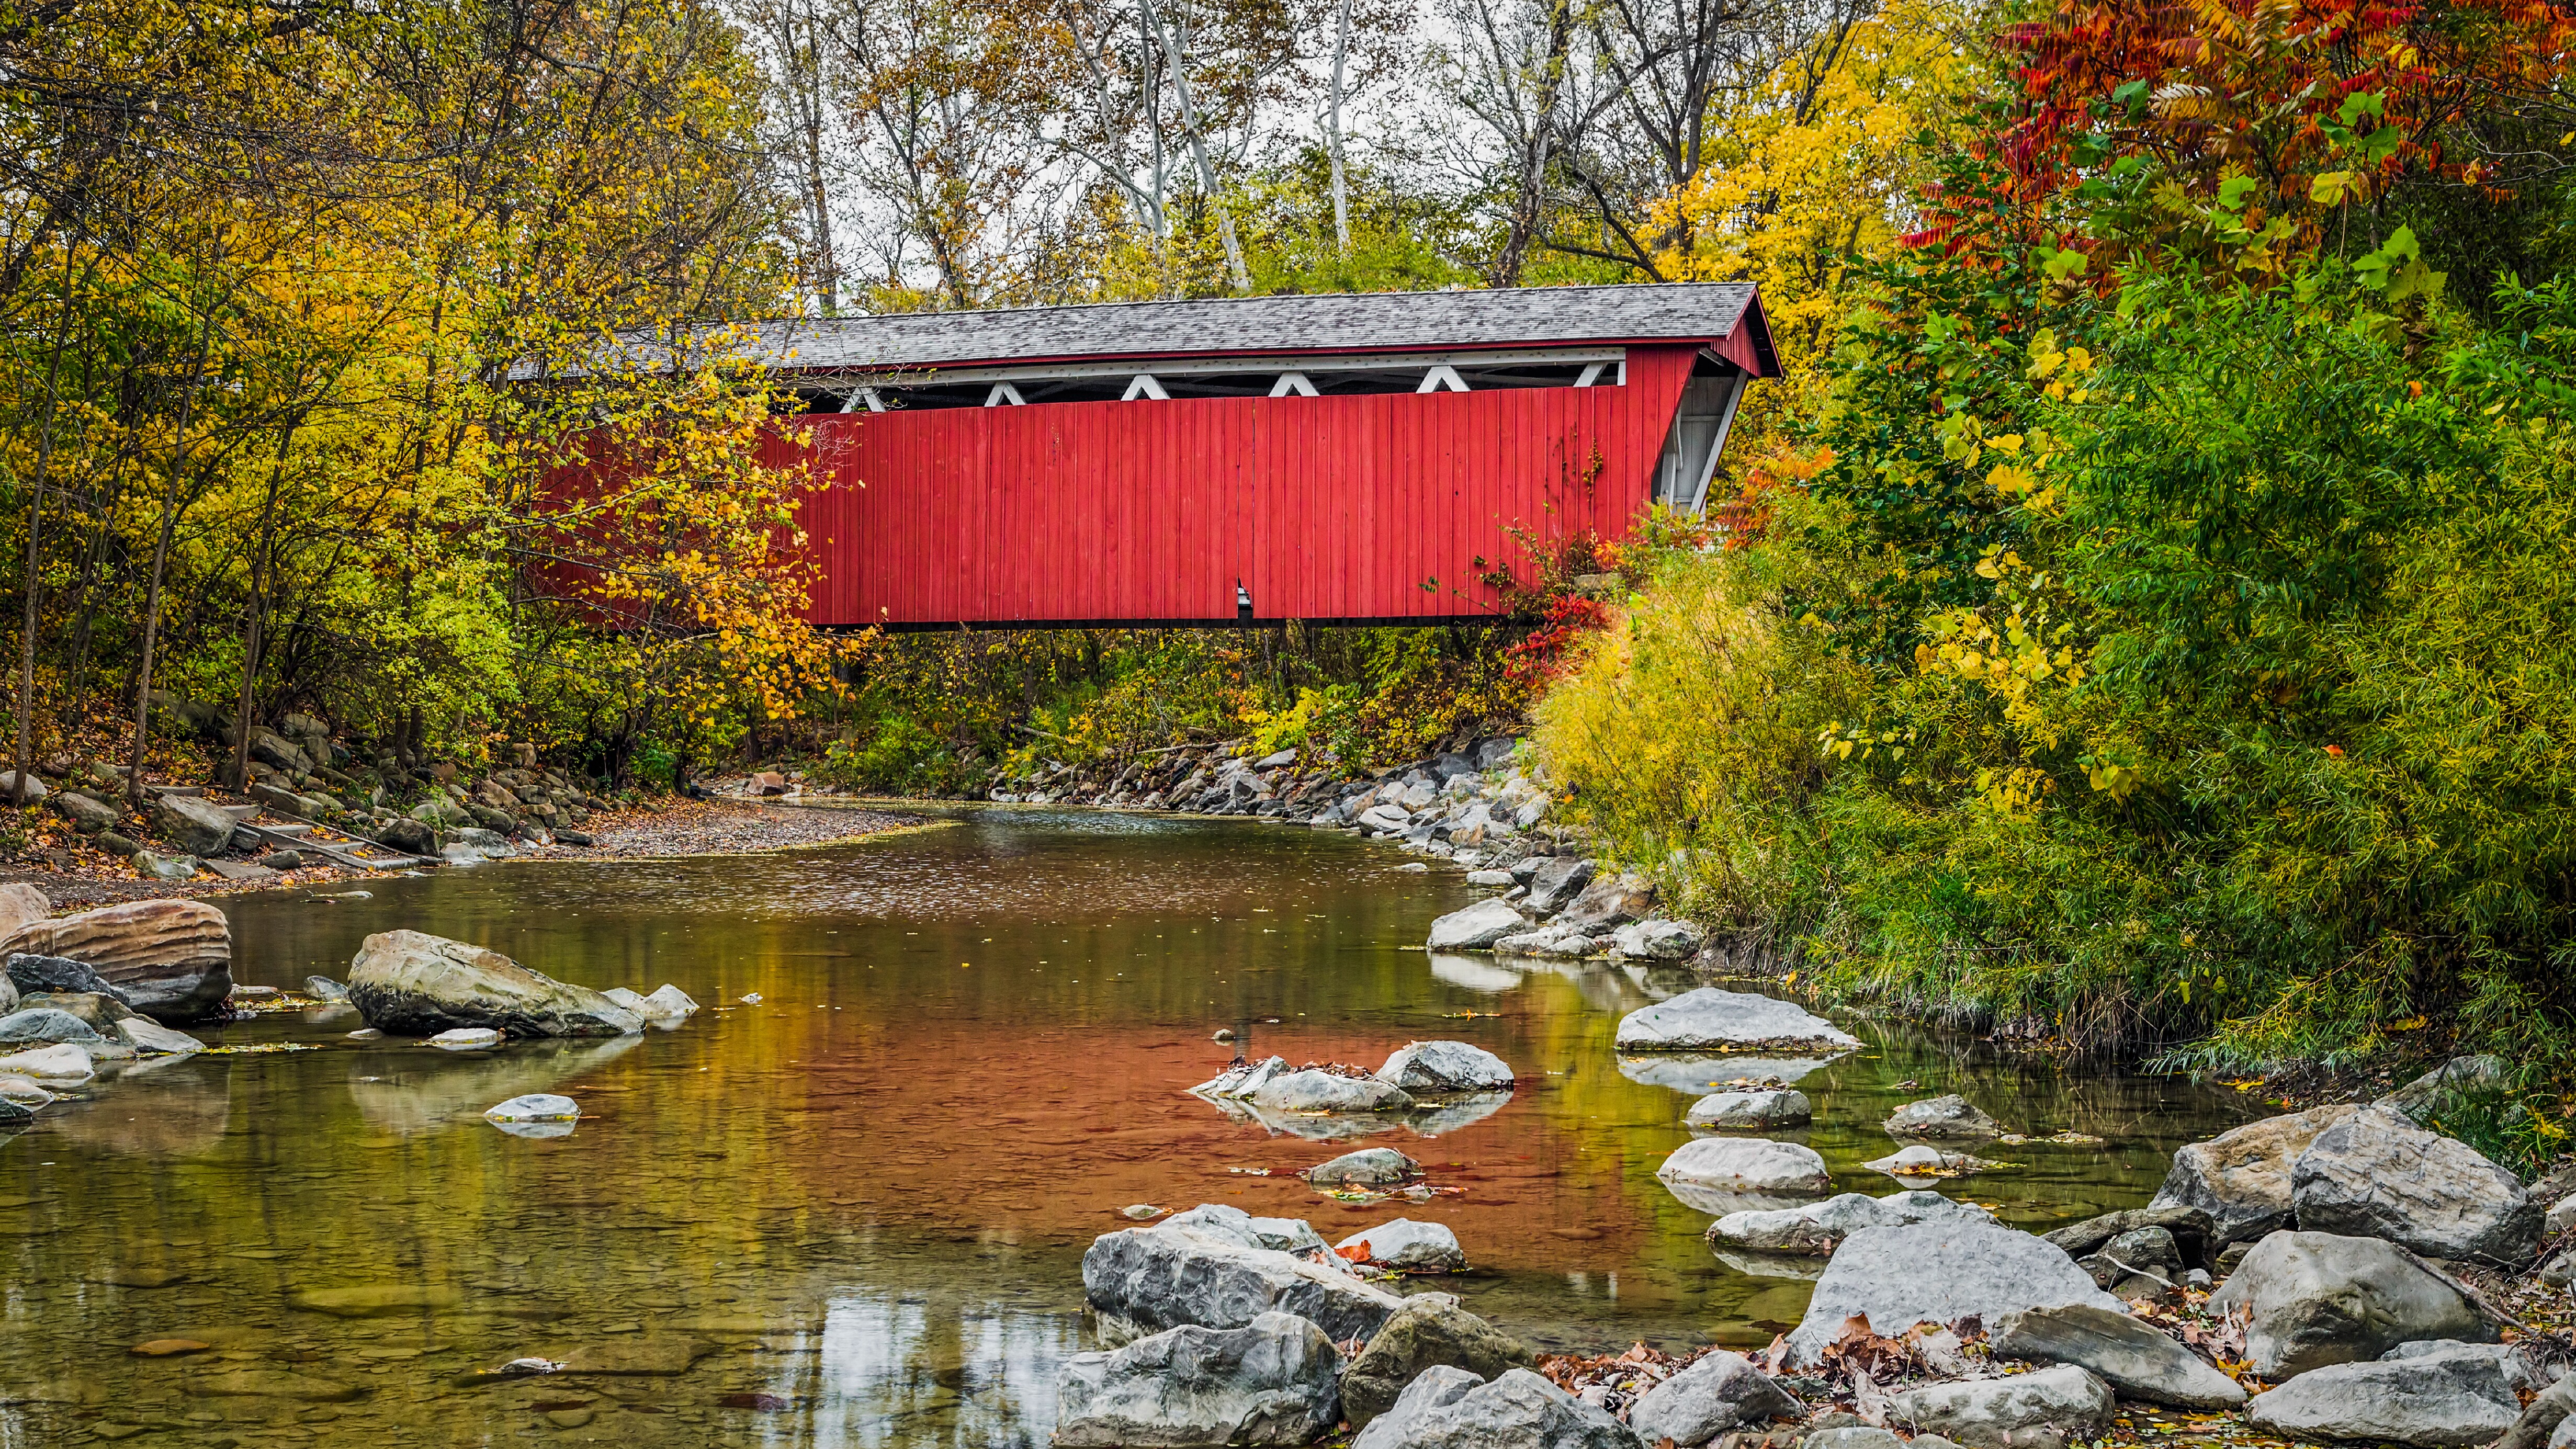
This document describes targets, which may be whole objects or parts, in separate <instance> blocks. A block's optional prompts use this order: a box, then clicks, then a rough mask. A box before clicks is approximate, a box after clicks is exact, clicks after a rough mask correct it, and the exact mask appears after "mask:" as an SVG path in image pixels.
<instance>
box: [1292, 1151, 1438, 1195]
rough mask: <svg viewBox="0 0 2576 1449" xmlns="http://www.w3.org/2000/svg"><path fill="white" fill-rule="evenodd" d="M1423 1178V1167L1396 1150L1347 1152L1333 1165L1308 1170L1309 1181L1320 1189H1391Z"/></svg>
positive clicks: (1323, 1164)
mask: <svg viewBox="0 0 2576 1449" xmlns="http://www.w3.org/2000/svg"><path fill="white" fill-rule="evenodd" d="M1421 1175H1422V1164H1421V1163H1419V1162H1416V1161H1414V1160H1413V1159H1412V1158H1410V1157H1407V1156H1405V1155H1404V1154H1403V1153H1401V1152H1398V1151H1396V1150H1395V1149H1394V1148H1392V1147H1364V1148H1361V1149H1360V1150H1359V1151H1357V1152H1345V1153H1343V1154H1342V1155H1341V1156H1339V1157H1336V1158H1334V1159H1333V1160H1332V1161H1330V1162H1325V1163H1321V1164H1318V1165H1317V1166H1314V1167H1311V1168H1308V1169H1307V1170H1306V1180H1307V1181H1308V1182H1311V1183H1313V1184H1315V1185H1316V1186H1317V1187H1328V1186H1332V1185H1335V1184H1347V1185H1349V1186H1353V1187H1391V1186H1393V1185H1395V1184H1397V1183H1402V1182H1411V1181H1412V1180H1413V1179H1415V1178H1417V1177H1420V1176H1421Z"/></svg>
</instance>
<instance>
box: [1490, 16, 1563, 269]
mask: <svg viewBox="0 0 2576 1449" xmlns="http://www.w3.org/2000/svg"><path fill="white" fill-rule="evenodd" d="M1573 41H1574V12H1573V6H1572V3H1571V0H1552V3H1551V4H1550V5H1549V6H1548V18H1547V55H1546V58H1545V59H1544V60H1543V61H1542V62H1541V63H1540V67H1539V74H1538V76H1537V87H1536V90H1535V92H1534V94H1533V95H1532V96H1531V98H1530V102H1531V103H1530V119H1529V131H1528V134H1527V135H1526V136H1524V137H1523V139H1522V143H1521V156H1520V168H1519V175H1518V176H1517V177H1516V178H1515V180H1516V181H1517V183H1518V189H1517V194H1516V195H1515V196H1514V197H1513V198H1512V221H1511V229H1510V230H1509V231H1508V232H1506V233H1505V234H1504V236H1503V248H1502V251H1501V252H1500V253H1499V254H1497V255H1496V256H1495V258H1494V269H1493V272H1492V274H1491V275H1490V276H1489V277H1488V278H1487V280H1488V282H1489V283H1490V284H1491V285H1493V286H1497V287H1517V286H1519V285H1520V280H1521V267H1522V265H1523V264H1524V263H1525V262H1527V261H1528V260H1529V249H1530V243H1531V242H1532V241H1533V240H1535V239H1536V238H1537V236H1538V224H1539V214H1538V213H1539V205H1540V203H1541V202H1542V201H1543V200H1544V199H1545V196H1546V181H1547V158H1548V146H1549V143H1550V142H1551V141H1553V140H1554V139H1555V137H1556V94H1557V89H1558V87H1559V86H1560V85H1562V84H1563V82H1564V80H1565V57H1566V53H1567V51H1568V50H1569V49H1570V48H1571V47H1572V45H1573Z"/></svg>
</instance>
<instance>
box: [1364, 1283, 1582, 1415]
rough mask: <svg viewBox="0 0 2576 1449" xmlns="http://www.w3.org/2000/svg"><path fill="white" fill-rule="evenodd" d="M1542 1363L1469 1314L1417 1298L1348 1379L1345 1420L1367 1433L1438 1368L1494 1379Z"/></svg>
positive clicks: (1366, 1352)
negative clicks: (1427, 1371)
mask: <svg viewBox="0 0 2576 1449" xmlns="http://www.w3.org/2000/svg"><path fill="white" fill-rule="evenodd" d="M1537 1361H1538V1355H1537V1354H1535V1353H1533V1352H1531V1350H1530V1348H1529V1346H1528V1345H1527V1344H1524V1343H1522V1342H1521V1341H1520V1340H1519V1339H1516V1338H1513V1337H1512V1336H1511V1335H1509V1334H1507V1333H1505V1332H1503V1331H1502V1330H1501V1329H1499V1328H1496V1327H1494V1326H1493V1325H1492V1324H1490V1323H1487V1322H1486V1321H1485V1320H1483V1319H1481V1318H1478V1317H1477V1316H1476V1315H1475V1314H1472V1313H1470V1312H1468V1311H1467V1310H1466V1309H1464V1308H1460V1307H1458V1306H1457V1305H1455V1304H1453V1303H1449V1302H1447V1301H1445V1300H1443V1299H1438V1298H1416V1299H1413V1300H1411V1301H1409V1302H1407V1303H1406V1304H1405V1305H1404V1307H1403V1308H1402V1309H1400V1310H1398V1311H1397V1313H1396V1315H1395V1316H1394V1317H1393V1318H1390V1319H1388V1320H1387V1321H1386V1327H1384V1328H1381V1329H1379V1330H1378V1331H1377V1336H1376V1337H1374V1338H1372V1339H1370V1340H1369V1341H1368V1346H1367V1347H1366V1348H1363V1349H1361V1350H1360V1356H1359V1357H1358V1358H1355V1359H1353V1360H1351V1366H1350V1368H1349V1369H1348V1370H1346V1371H1344V1373H1343V1374H1342V1417H1343V1418H1345V1419H1347V1420H1349V1421H1350V1425H1351V1427H1352V1428H1353V1429H1365V1428H1367V1427H1368V1426H1369V1423H1370V1421H1371V1420H1374V1419H1375V1418H1377V1416H1378V1415H1380V1414H1383V1413H1385V1412H1386V1411H1387V1410H1388V1409H1391V1408H1393V1407H1394V1406H1395V1401H1396V1397H1397V1396H1398V1395H1400V1394H1402V1393H1403V1392H1404V1386H1405V1385H1407V1384H1409V1383H1412V1382H1413V1381H1414V1379H1416V1378H1417V1377H1419V1376H1420V1375H1421V1374H1422V1372H1423V1370H1425V1369H1429V1368H1433V1367H1435V1366H1440V1365H1446V1366H1448V1367H1451V1368H1459V1369H1464V1370H1466V1371H1467V1372H1469V1373H1471V1374H1474V1375H1475V1376H1476V1377H1478V1378H1479V1379H1489V1378H1493V1377H1495V1376H1497V1375H1499V1374H1502V1373H1504V1372H1506V1371H1508V1370H1511V1369H1516V1368H1527V1367H1529V1366H1530V1365H1531V1364H1534V1363H1536V1362H1537Z"/></svg>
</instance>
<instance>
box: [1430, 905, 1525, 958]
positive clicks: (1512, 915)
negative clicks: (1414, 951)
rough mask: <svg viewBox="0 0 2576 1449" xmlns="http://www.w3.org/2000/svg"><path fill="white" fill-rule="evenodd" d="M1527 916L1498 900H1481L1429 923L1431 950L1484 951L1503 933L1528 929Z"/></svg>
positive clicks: (1503, 935)
mask: <svg viewBox="0 0 2576 1449" xmlns="http://www.w3.org/2000/svg"><path fill="white" fill-rule="evenodd" d="M1529 926H1530V922H1529V918H1528V917H1526V916H1524V915H1522V914H1521V913H1520V912H1519V911H1516V910H1514V909H1512V907H1511V906H1510V905H1509V904H1508V903H1506V902H1504V901H1500V900H1482V901H1478V902H1476V903H1475V904H1474V905H1472V906H1469V907H1467V908H1466V909H1465V910H1463V911H1451V912H1450V913H1449V914H1448V915H1445V916H1442V917H1441V918H1440V919H1438V920H1436V921H1433V922H1432V923H1431V938H1430V942H1429V945H1430V948H1431V949H1432V950H1434V951H1485V950H1491V949H1492V948H1493V944H1494V943H1495V942H1496V941H1499V940H1501V939H1502V938H1504V937H1505V936H1509V935H1513V934H1515V933H1517V932H1521V931H1526V930H1528V929H1529Z"/></svg>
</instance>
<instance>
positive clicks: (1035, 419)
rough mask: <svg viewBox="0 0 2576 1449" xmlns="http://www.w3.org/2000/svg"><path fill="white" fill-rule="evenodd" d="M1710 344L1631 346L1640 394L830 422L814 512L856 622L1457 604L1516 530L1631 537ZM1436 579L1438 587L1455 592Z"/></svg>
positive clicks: (1470, 611)
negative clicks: (1243, 603) (1701, 347)
mask: <svg viewBox="0 0 2576 1449" xmlns="http://www.w3.org/2000/svg"><path fill="white" fill-rule="evenodd" d="M1694 354H1695V349H1693V348H1691V347H1680V346H1677V347H1632V348H1630V349H1629V353H1628V380H1627V383H1626V385H1625V386H1603V387H1594V388H1527V389H1510V390H1495V391H1491V392H1471V393H1445V392H1444V393H1426V394H1378V395H1369V396H1359V397H1312V398H1310V397H1283V398H1208V399H1183V400H1177V401H1170V402H1143V401H1140V402H1133V403H1120V402H1084V403H1049V404H1042V405H1037V406H1031V407H1021V408H1010V407H1003V408H955V409H942V410H935V411H924V412H892V413H856V414H835V415H820V416H814V417H808V418H802V419H799V420H798V424H799V425H798V426H797V427H795V428H794V429H792V430H786V431H783V432H782V433H781V434H780V435H779V436H778V437H777V438H775V439H774V440H772V442H771V443H770V444H769V445H768V446H767V447H765V448H764V449H763V452H764V454H765V456H767V457H768V458H769V459H770V460H771V461H773V462H786V461H788V460H790V459H793V458H795V457H797V456H799V455H802V456H804V457H805V458H807V459H808V460H810V462H811V464H812V466H813V467H814V469H815V471H816V473H817V476H818V477H820V478H822V479H824V480H825V481H826V485H827V486H826V487H825V488H824V489H823V490H822V491H821V493H820V494H819V495H818V496H816V497H815V498H814V500H813V501H812V502H810V503H809V504H808V505H807V510H806V513H805V517H804V522H805V526H806V531H807V534H808V537H809V547H810V548H811V549H813V550H814V553H815V562H816V564H817V565H818V568H819V572H820V574H821V582H820V584H819V585H818V587H817V588H816V589H815V592H814V602H813V617H814V619H815V621H816V622H817V623H820V624H826V625H834V626H864V625H867V624H876V623H884V624H914V625H920V624H956V623H971V624H1009V623H1076V622H1112V621H1138V622H1145V621H1158V620H1160V621H1172V622H1191V621H1220V620H1231V619H1233V618H1234V617H1235V597H1234V587H1235V583H1236V581H1237V580H1241V581H1242V583H1243V584H1244V586H1245V587H1246V588H1248V589H1250V590H1251V591H1252V599H1253V609H1254V613H1255V615H1256V616H1257V617H1259V618H1261V619H1265V620H1273V619H1313V620H1334V619H1435V618H1454V617H1459V616H1471V615H1477V614H1481V613H1484V612H1487V611H1489V610H1491V609H1494V608H1495V607H1497V606H1498V604H1499V602H1500V601H1499V599H1498V598H1497V596H1496V594H1495V592H1494V590H1492V589H1491V588H1489V587H1487V586H1486V585H1485V584H1483V583H1482V582H1480V581H1478V580H1477V578H1476V577H1475V575H1476V574H1477V572H1479V570H1478V569H1477V567H1476V564H1475V560H1476V559H1477V558H1478V557H1482V558H1483V559H1485V560H1486V566H1487V567H1491V566H1492V565H1494V564H1495V563H1498V562H1503V561H1517V560H1518V559H1519V558H1520V547H1519V545H1518V544H1516V543H1515V542H1514V541H1513V539H1512V537H1511V530H1513V529H1514V528H1518V529H1521V530H1524V531H1526V532H1528V533H1531V534H1534V535H1536V536H1538V537H1542V538H1548V539H1556V538H1563V537H1565V536H1567V535H1569V534H1574V533H1580V532H1584V531H1587V530H1588V531H1591V532H1594V533H1598V534H1601V535H1604V536H1616V535H1619V534H1622V533H1624V532H1625V531H1626V530H1627V529H1628V527H1629V526H1630V525H1631V524H1632V523H1633V522H1634V521H1635V519H1636V517H1637V515H1638V514H1639V513H1640V512H1641V511H1642V510H1643V509H1644V508H1645V506H1646V504H1647V502H1648V500H1649V499H1650V497H1651V495H1652V490H1653V479H1654V466H1655V458H1656V455H1657V454H1658V453H1659V452H1660V451H1661V450H1662V447H1663V442H1664V435H1665V433H1666V431H1667V429H1668V428H1669V427H1670V425H1671V423H1672V418H1673V414H1674V411H1675V410H1676V409H1677V408H1678V407H1679V405H1680V400H1681V390H1682V386H1683V384H1684V383H1685V382H1686V381H1687V380H1688V379H1689V375H1690V369H1691V362H1692V359H1693V356H1694ZM1434 581H1436V582H1434Z"/></svg>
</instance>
